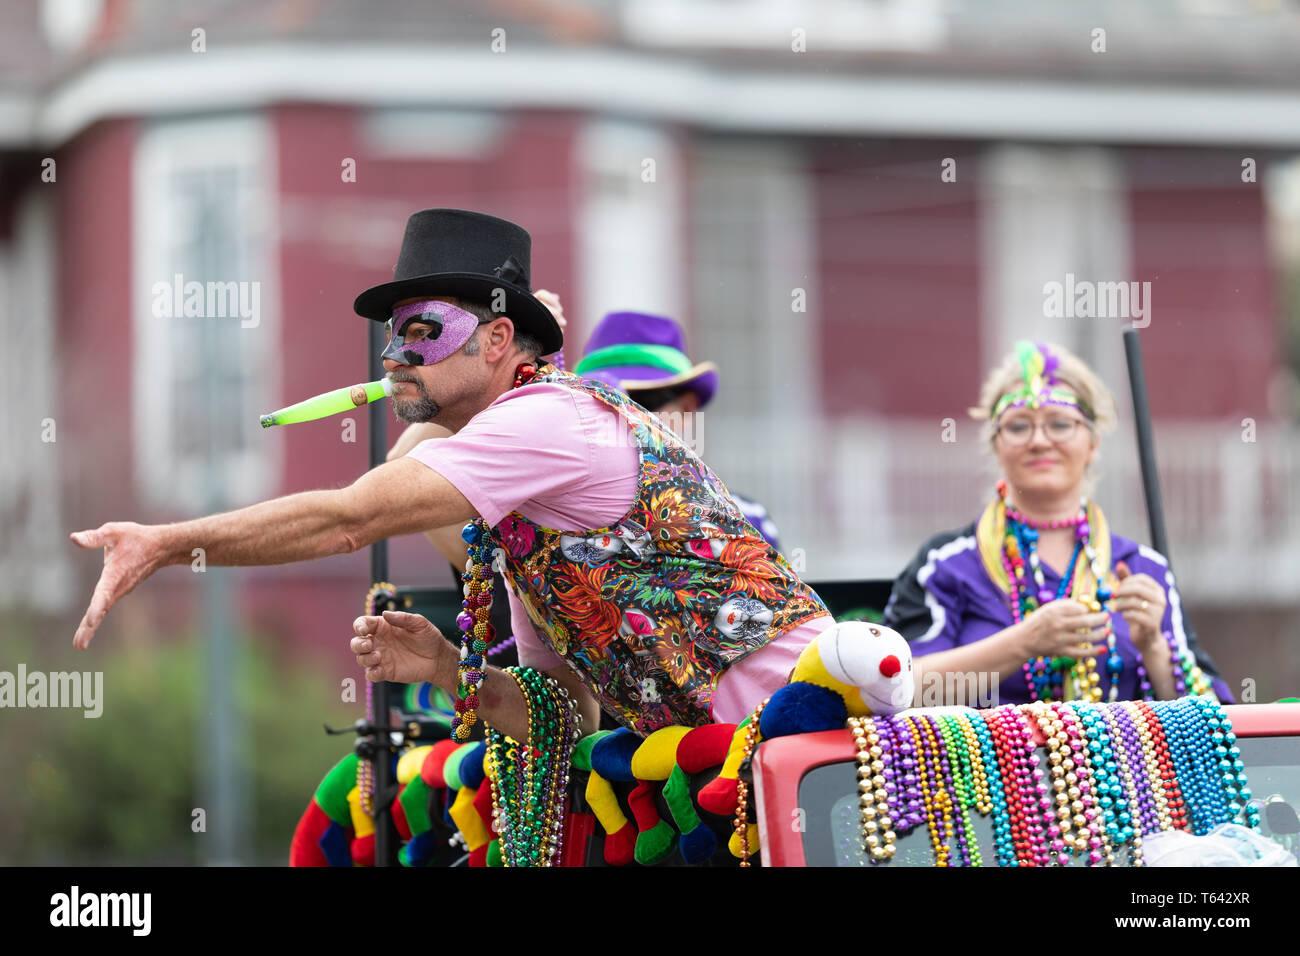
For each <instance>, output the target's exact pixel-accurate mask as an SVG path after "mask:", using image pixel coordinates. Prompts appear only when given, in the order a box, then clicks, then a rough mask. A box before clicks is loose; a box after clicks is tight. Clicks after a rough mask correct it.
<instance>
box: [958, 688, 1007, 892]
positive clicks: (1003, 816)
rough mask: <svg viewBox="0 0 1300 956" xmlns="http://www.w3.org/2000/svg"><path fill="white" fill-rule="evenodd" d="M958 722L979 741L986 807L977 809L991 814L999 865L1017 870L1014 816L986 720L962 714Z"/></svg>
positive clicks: (994, 844)
mask: <svg viewBox="0 0 1300 956" xmlns="http://www.w3.org/2000/svg"><path fill="white" fill-rule="evenodd" d="M957 719H958V720H959V721H961V722H962V723H963V724H964V725H965V726H966V727H967V728H968V730H969V733H970V734H972V735H973V736H974V737H975V739H976V740H977V741H978V748H979V763H980V767H981V769H982V771H983V773H984V780H985V790H984V791H983V794H982V795H983V796H984V798H985V803H984V805H983V806H979V805H977V807H976V808H977V809H978V810H979V811H980V813H986V814H991V815H992V817H993V846H994V851H995V855H996V856H997V860H998V865H999V866H1015V865H1016V848H1015V843H1014V840H1013V838H1012V834H1011V813H1010V811H1009V810H1008V809H1007V803H1008V799H1009V798H1008V795H1007V791H1006V789H1005V788H1004V786H1003V783H1002V779H1003V778H1002V769H1001V765H1000V763H999V758H998V754H997V749H996V746H995V744H994V741H993V734H992V732H991V730H990V727H989V724H988V723H987V722H986V721H985V720H984V719H983V717H980V718H979V719H976V718H975V717H973V716H972V715H970V714H969V713H965V712H963V713H961V714H959V715H958V718H957ZM977 780H978V775H977ZM977 785H978V784H977Z"/></svg>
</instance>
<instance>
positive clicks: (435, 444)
mask: <svg viewBox="0 0 1300 956" xmlns="http://www.w3.org/2000/svg"><path fill="white" fill-rule="evenodd" d="M407 454H408V456H409V457H411V458H414V459H415V460H416V461H419V462H421V463H422V464H425V465H427V466H428V467H430V468H432V469H433V470H434V471H436V472H438V474H440V475H442V477H444V478H446V479H447V481H449V482H450V483H451V484H452V485H454V486H455V487H456V489H457V490H458V491H459V492H460V493H461V494H463V495H464V496H465V497H466V499H468V501H469V503H470V504H472V505H473V506H474V510H475V511H477V512H478V513H479V515H480V516H482V518H483V519H484V520H485V521H486V522H487V523H488V524H489V525H492V526H495V525H496V524H498V523H499V522H500V521H501V519H502V518H504V517H505V516H506V515H508V514H509V513H510V512H512V511H518V512H519V513H520V514H522V515H523V516H524V517H525V518H527V519H528V520H530V521H533V522H536V523H537V524H539V525H542V526H543V527H547V528H555V529H558V530H561V531H583V532H585V531H589V530H592V529H595V528H605V527H608V526H610V525H612V524H616V523H617V522H618V521H619V520H620V519H621V518H622V517H623V516H624V515H626V514H627V513H628V511H629V510H631V508H632V504H633V502H634V501H635V499H636V487H637V476H638V472H639V469H640V458H639V455H638V452H637V447H636V442H635V440H633V438H632V437H631V433H630V431H629V429H628V428H627V426H626V425H624V424H623V421H622V419H621V418H620V416H619V414H618V413H617V412H616V411H614V410H613V409H612V408H610V407H609V406H607V405H605V404H604V403H603V402H601V401H600V400H599V399H597V398H594V397H593V396H591V395H586V394H584V393H581V392H575V391H573V390H572V389H569V388H566V387H564V386H563V385H555V384H552V383H549V382H546V383H541V384H537V385H525V386H523V387H522V388H517V389H512V390H511V391H508V392H506V393H505V394H504V395H502V396H501V397H500V398H498V399H496V401H494V402H493V403H492V404H491V405H489V406H488V407H487V408H485V409H484V410H483V411H481V412H479V414H477V415H475V416H474V417H473V418H472V419H470V421H469V422H468V423H467V424H466V425H465V427H464V428H462V429H461V430H460V431H459V432H457V433H456V434H455V435H452V436H451V437H450V438H433V439H430V440H428V441H424V442H421V443H420V444H418V445H416V446H415V447H414V448H413V449H411V451H409V452H408V453H407ZM507 591H508V593H509V595H510V619H511V626H512V627H513V629H514V633H515V640H516V642H517V647H518V650H519V662H520V663H521V664H524V665H526V666H528V667H535V668H537V669H538V670H542V671H548V670H554V669H556V668H558V667H560V666H562V665H563V664H564V659H563V658H561V657H560V656H559V655H558V654H556V653H555V652H554V651H553V650H551V649H550V648H549V647H547V646H546V645H545V644H544V643H543V642H542V639H541V638H540V637H538V636H537V631H536V630H535V629H534V627H533V624H532V621H531V620H529V618H528V614H527V612H525V611H524V608H523V605H522V604H521V603H520V601H519V599H518V598H517V597H516V596H515V593H514V590H513V589H507ZM833 623H834V620H833V619H832V618H831V617H830V616H829V615H823V616H821V617H817V618H814V619H813V620H811V621H808V622H806V623H804V624H801V625H800V626H799V627H796V628H794V629H792V630H789V631H787V632H786V633H784V634H782V635H781V636H780V637H778V638H777V639H776V640H774V641H773V642H772V643H770V644H768V645H767V646H766V647H764V648H763V649H762V650H760V651H756V652H754V653H753V654H751V655H749V657H747V658H745V659H744V660H743V661H741V662H740V663H738V664H735V665H733V666H731V667H729V668H727V669H726V670H725V671H724V672H723V675H722V677H721V678H719V681H718V686H717V688H716V689H715V691H714V695H713V718H714V720H716V721H718V722H719V723H738V722H739V721H741V720H743V719H744V718H745V717H746V716H748V715H749V714H750V713H751V712H752V711H753V710H754V708H755V707H757V706H758V704H759V703H760V702H761V701H762V700H763V699H764V698H766V697H767V696H769V695H770V694H772V693H773V692H774V691H776V690H777V689H779V688H780V687H781V686H782V685H784V684H785V682H786V679H787V677H788V676H789V673H790V670H791V668H793V667H794V663H795V660H796V659H797V658H798V656H799V652H800V651H802V650H803V648H804V647H805V646H806V645H807V644H808V643H809V642H810V641H811V640H812V639H813V638H814V637H816V636H817V635H818V634H820V633H821V632H822V631H823V630H825V629H826V628H827V627H829V626H830V625H831V624H833Z"/></svg>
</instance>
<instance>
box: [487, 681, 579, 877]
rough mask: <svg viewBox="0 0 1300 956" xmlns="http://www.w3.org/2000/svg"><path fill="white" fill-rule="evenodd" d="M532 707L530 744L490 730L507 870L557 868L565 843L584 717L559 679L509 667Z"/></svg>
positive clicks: (495, 805)
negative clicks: (573, 764)
mask: <svg viewBox="0 0 1300 956" xmlns="http://www.w3.org/2000/svg"><path fill="white" fill-rule="evenodd" d="M505 672H506V673H507V674H509V675H510V676H512V677H513V678H514V679H515V681H516V683H518V685H519V690H520V693H522V694H523V696H524V701H525V702H526V704H527V706H528V739H527V740H526V741H522V742H521V741H515V740H513V739H512V738H510V737H507V736H506V735H504V734H502V733H500V732H499V731H497V730H496V729H495V728H493V727H489V728H488V730H487V746H488V755H489V756H488V764H489V765H490V767H491V774H490V775H489V780H490V782H491V786H492V814H493V829H494V830H495V831H496V832H497V833H498V834H500V839H501V844H500V846H501V856H502V863H503V864H504V865H505V866H554V865H555V864H556V861H557V859H558V858H559V856H560V852H561V849H562V847H563V844H564V822H565V817H566V815H567V813H566V811H567V804H568V784H569V764H570V762H571V759H572V754H573V748H574V745H575V744H576V743H577V741H578V733H579V728H580V726H581V723H582V717H581V715H580V714H578V713H577V712H576V705H575V703H574V701H573V699H572V698H571V697H570V696H569V694H568V691H566V690H565V689H564V688H563V687H561V686H560V684H559V683H558V682H557V681H556V680H555V679H554V678H553V677H546V676H544V675H542V674H541V673H539V672H538V671H536V670H534V669H533V668H531V667H507V668H506V669H505Z"/></svg>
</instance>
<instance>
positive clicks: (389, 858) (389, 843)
mask: <svg viewBox="0 0 1300 956" xmlns="http://www.w3.org/2000/svg"><path fill="white" fill-rule="evenodd" d="M367 324H368V325H369V326H370V334H369V336H368V338H367V344H368V346H369V360H368V362H367V367H368V368H369V374H368V375H367V379H368V380H369V381H372V382H373V381H374V380H375V379H378V378H382V377H383V376H384V365H383V361H382V360H381V359H380V358H379V355H380V353H381V352H382V351H383V350H384V345H385V344H386V343H385V342H384V326H383V324H382V323H380V322H369V323H367ZM367 414H369V416H370V423H369V424H370V428H369V433H370V467H371V468H374V467H375V466H376V465H379V464H382V463H383V461H384V459H385V458H386V457H387V456H388V402H385V401H379V402H371V403H370V405H369V406H367ZM387 580H388V541H387V540H383V541H376V542H375V543H374V544H372V545H371V546H370V582H371V583H372V584H376V583H378V582H380V581H387ZM374 704H375V715H374V723H375V725H376V726H379V727H387V726H388V684H387V683H386V682H384V681H380V682H379V683H377V684H375V686H374ZM389 744H390V740H389V736H388V733H387V732H384V733H381V734H378V735H377V736H376V739H375V740H374V745H375V746H374V756H373V757H372V758H371V759H372V767H373V769H374V781H375V800H374V806H373V808H372V809H373V811H374V818H375V866H396V865H397V864H398V860H397V851H398V849H399V847H400V842H399V840H398V836H397V825H396V824H395V823H394V822H393V812H392V805H393V804H392V796H393V794H392V793H390V788H389V780H390V779H391V777H392V762H393V754H392V752H391V751H390V749H389Z"/></svg>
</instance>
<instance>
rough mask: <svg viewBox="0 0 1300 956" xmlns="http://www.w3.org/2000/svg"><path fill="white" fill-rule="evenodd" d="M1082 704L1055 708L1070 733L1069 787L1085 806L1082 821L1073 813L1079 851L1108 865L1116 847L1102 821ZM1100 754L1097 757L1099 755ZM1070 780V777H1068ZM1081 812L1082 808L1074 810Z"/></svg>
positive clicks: (1092, 862) (1090, 862)
mask: <svg viewBox="0 0 1300 956" xmlns="http://www.w3.org/2000/svg"><path fill="white" fill-rule="evenodd" d="M1081 706H1083V704H1082V703H1081V702H1078V701H1076V702H1073V703H1071V704H1069V705H1067V704H1053V705H1052V709H1053V710H1054V712H1055V713H1056V716H1057V719H1059V720H1060V721H1061V723H1062V725H1063V726H1064V728H1065V729H1066V731H1067V732H1068V734H1069V736H1070V744H1069V746H1070V750H1071V752H1072V759H1073V760H1074V764H1075V766H1074V776H1075V778H1076V779H1075V782H1074V783H1073V784H1072V786H1071V788H1070V792H1071V794H1072V793H1073V791H1074V790H1075V789H1076V788H1077V790H1078V794H1079V796H1078V803H1079V804H1080V806H1082V816H1083V822H1082V823H1080V822H1079V816H1077V815H1076V816H1075V817H1074V823H1075V824H1076V826H1078V827H1079V831H1078V836H1077V845H1078V849H1079V852H1080V853H1083V852H1085V850H1086V852H1087V854H1088V865H1089V866H1100V865H1101V864H1102V863H1106V864H1107V865H1108V866H1109V865H1112V864H1113V863H1114V862H1115V855H1114V851H1113V850H1112V849H1111V847H1110V841H1109V835H1108V834H1107V832H1106V829H1105V827H1104V825H1103V824H1102V816H1101V808H1100V806H1099V805H1098V803H1097V798H1098V796H1099V794H1098V789H1097V787H1098V783H1097V776H1096V773H1095V771H1094V769H1093V766H1092V759H1093V754H1092V748H1090V747H1089V746H1088V737H1087V735H1086V734H1085V733H1084V727H1083V721H1081V720H1080V719H1079V716H1078V713H1077V709H1078V708H1079V707H1081ZM1100 756H1101V755H1100V754H1098V758H1100ZM1067 782H1069V781H1068V777H1067ZM1070 806H1071V809H1074V801H1073V799H1072V800H1071V804H1070ZM1075 812H1076V814H1078V813H1079V812H1080V811H1077V810H1076V811H1075Z"/></svg>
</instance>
